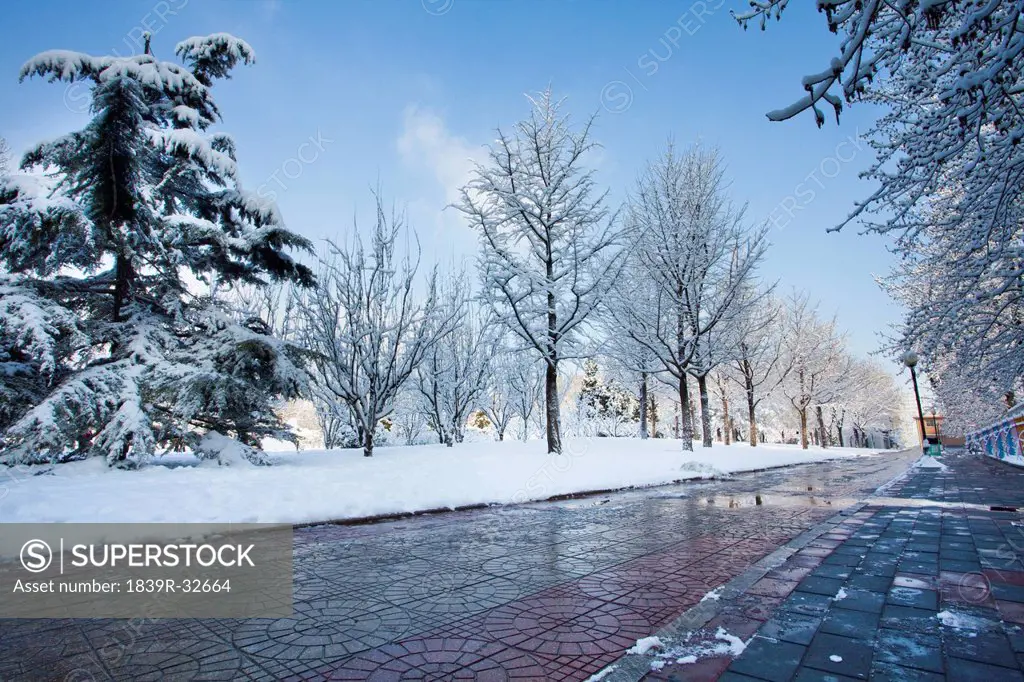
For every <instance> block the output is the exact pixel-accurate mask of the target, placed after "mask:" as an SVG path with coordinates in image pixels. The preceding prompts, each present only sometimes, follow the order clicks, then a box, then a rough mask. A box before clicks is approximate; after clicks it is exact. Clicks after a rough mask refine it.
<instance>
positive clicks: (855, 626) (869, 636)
mask: <svg viewBox="0 0 1024 682" xmlns="http://www.w3.org/2000/svg"><path fill="white" fill-rule="evenodd" d="M844 601H845V600H844ZM842 604H843V602H842V601H840V602H837V603H836V605H835V606H833V607H832V608H831V609H829V611H828V613H827V614H826V615H825V618H824V619H823V620H822V623H821V628H820V631H821V632H826V633H829V634H832V635H840V636H843V637H851V638H854V639H863V640H868V641H870V640H873V639H874V637H875V632H876V630H878V623H879V615H878V614H877V613H872V612H869V611H853V610H850V609H844V608H839V607H840V606H842Z"/></svg>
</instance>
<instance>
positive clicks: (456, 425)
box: [415, 272, 495, 447]
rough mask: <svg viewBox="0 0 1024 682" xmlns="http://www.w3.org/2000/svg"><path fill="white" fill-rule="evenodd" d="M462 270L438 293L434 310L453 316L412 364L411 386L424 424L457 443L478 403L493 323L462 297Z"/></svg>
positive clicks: (465, 287) (464, 294)
mask: <svg viewBox="0 0 1024 682" xmlns="http://www.w3.org/2000/svg"><path fill="white" fill-rule="evenodd" d="M468 291H469V282H468V281H467V279H466V275H465V273H464V272H457V273H455V274H452V275H450V276H449V277H448V278H446V280H445V281H444V283H443V284H442V286H441V287H440V294H439V311H440V314H441V315H442V316H444V317H448V318H451V319H453V320H455V321H456V322H455V324H454V326H453V327H452V330H451V332H450V333H448V334H446V335H444V336H442V337H441V338H439V339H438V340H437V343H435V344H433V345H432V346H431V347H430V349H429V350H428V351H427V353H426V355H425V356H424V358H423V362H422V363H420V365H419V366H418V367H417V368H416V376H415V379H416V382H415V383H416V387H417V389H418V390H419V394H420V403H421V405H422V407H423V411H424V414H425V415H426V417H427V423H428V424H429V425H430V428H432V429H433V430H434V431H435V433H437V435H438V439H439V440H440V442H441V443H444V444H445V445H447V446H448V447H452V445H453V444H454V443H461V442H462V440H463V437H464V435H465V427H466V421H467V420H468V419H469V415H470V413H471V412H472V411H473V410H475V409H477V408H478V407H479V403H480V401H481V398H482V396H483V394H484V392H485V390H486V389H487V378H488V375H489V374H490V372H491V356H492V353H493V349H494V344H495V334H494V326H493V325H491V324H489V323H488V320H486V319H484V318H483V317H482V316H481V315H480V314H479V312H478V311H477V310H475V309H474V306H473V303H472V302H471V301H470V300H469V298H468V297H467V293H468Z"/></svg>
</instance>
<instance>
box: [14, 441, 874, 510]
mask: <svg viewBox="0 0 1024 682" xmlns="http://www.w3.org/2000/svg"><path fill="white" fill-rule="evenodd" d="M696 445H697V447H696V449H695V451H694V452H693V453H685V454H684V453H683V452H682V450H681V448H680V444H679V441H678V440H661V439H659V440H646V441H641V440H639V439H631V438H595V439H569V440H568V441H566V452H565V453H564V454H562V455H552V456H549V455H547V454H546V453H545V452H544V444H543V442H541V441H530V442H526V443H523V442H509V441H506V442H503V443H497V442H479V443H462V444H459V445H456V446H455V447H454V448H445V447H443V446H440V445H421V446H408V447H382V448H378V449H377V450H376V451H375V453H374V456H373V457H372V458H366V457H363V456H362V454H361V451H359V450H333V451H322V450H321V451H302V452H298V453H296V452H295V451H292V452H281V453H275V454H274V459H275V461H276V464H275V465H274V466H270V467H256V466H250V465H244V464H243V465H236V466H230V467H223V466H217V465H215V464H203V465H199V466H196V465H195V460H194V459H192V458H191V457H190V456H188V455H176V456H173V457H165V458H159V459H157V460H156V462H157V464H154V465H151V466H148V467H146V468H144V469H141V470H138V471H121V470H115V469H109V468H108V467H107V466H106V465H105V464H104V462H103V461H102V460H99V459H96V460H88V461H84V462H73V463H70V464H64V465H60V466H56V467H54V468H53V469H52V472H51V473H50V474H47V475H29V474H27V473H25V471H26V470H19V469H12V470H8V472H7V477H6V478H5V479H2V480H0V522H111V523H113V522H117V523H125V522H193V523H200V522H203V523H209V522H233V523H246V522H248V523H276V522H282V523H302V522H310V521H328V520H336V519H348V518H356V517H366V516H374V515H378V514H392V513H398V512H411V511H419V510H425V509H435V508H447V507H456V506H461V505H467V504H478V503H515V502H525V501H528V500H538V499H544V498H547V497H550V496H552V495H560V494H565V493H572V492H580V491H586V490H602V489H610V488H624V487H629V486H647V485H656V484H662V483H670V482H672V481H674V480H678V479H689V478H699V477H706V476H709V475H715V474H728V473H735V472H740V471H749V470H753V469H761V468H766V467H775V466H784V465H790V464H799V463H806V462H817V461H823V460H827V459H836V458H842V457H854V456H863V455H867V454H870V453H872V452H875V451H872V450H858V449H853V448H841V449H840V448H832V449H828V450H822V449H817V448H815V449H810V450H806V451H804V450H801V449H800V448H799V447H797V446H788V445H763V446H758V447H757V448H751V447H749V446H748V445H745V444H738V445H733V446H724V445H716V446H715V447H713V448H710V449H704V448H701V447H700V446H699V443H698V444H696ZM36 469H38V467H36ZM28 471H31V470H28Z"/></svg>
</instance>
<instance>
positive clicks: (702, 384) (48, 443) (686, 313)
mask: <svg viewBox="0 0 1024 682" xmlns="http://www.w3.org/2000/svg"><path fill="white" fill-rule="evenodd" d="M176 54H177V55H178V57H179V59H180V60H181V61H180V63H178V62H165V61H160V60H158V59H156V58H155V56H153V55H152V53H151V51H150V50H149V46H148V42H147V48H146V51H145V53H144V54H142V55H137V56H133V57H124V58H123V57H93V56H90V55H85V54H80V53H73V52H67V51H55V52H48V53H43V54H40V55H38V56H36V57H35V58H33V59H32V60H30V61H29V62H28V63H26V65H25V66H24V67H23V69H22V78H28V77H35V76H39V77H45V78H48V79H49V80H51V81H70V82H76V81H85V82H89V83H90V84H91V86H92V90H91V92H92V98H93V99H92V109H91V111H92V116H91V119H90V120H89V122H88V123H87V124H86V126H85V127H84V128H83V129H82V130H80V131H76V132H73V133H70V134H68V135H65V136H63V137H60V138H58V139H56V140H55V141H52V142H46V143H43V144H40V145H38V146H36V147H34V148H32V149H30V150H29V151H28V153H26V154H25V156H24V157H23V159H22V160H21V163H20V165H19V172H15V171H5V172H4V173H0V175H2V176H3V179H2V181H0V254H2V255H0V265H2V272H0V396H2V397H3V400H2V407H0V458H2V461H4V462H5V463H9V464H13V463H40V462H56V461H68V460H72V459H79V458H84V457H89V456H102V457H105V458H106V460H107V461H108V462H109V463H110V464H111V465H115V466H121V467H132V466H137V465H138V464H141V463H144V462H145V461H146V460H147V459H148V458H150V457H152V456H153V455H154V454H158V453H160V452H165V451H168V450H182V449H191V450H192V451H194V452H196V453H197V454H198V455H199V456H202V457H210V458H216V459H220V460H225V459H227V458H229V457H240V458H243V459H246V460H249V461H252V462H256V463H261V462H265V461H267V460H266V458H265V456H264V455H263V453H262V451H261V449H260V442H261V440H262V439H265V438H278V439H294V434H292V433H291V430H290V428H289V427H288V425H287V424H285V423H283V422H282V420H281V419H280V417H279V413H278V411H277V408H279V407H280V405H281V403H282V401H285V400H289V399H293V398H297V397H305V398H308V399H310V400H311V401H312V402H313V404H314V405H315V409H316V414H317V419H318V422H319V424H320V427H321V430H322V432H323V437H324V443H325V446H326V447H329V448H330V447H336V446H340V445H356V446H358V447H361V448H362V450H363V454H364V455H366V456H372V455H373V452H374V446H375V438H376V434H377V433H378V430H379V428H380V425H381V423H382V422H383V421H385V420H387V422H388V423H389V424H392V425H393V427H394V428H396V429H397V430H399V431H400V432H403V433H405V435H406V438H407V439H408V440H410V441H411V440H413V439H414V434H416V433H419V432H421V431H422V430H423V429H424V428H426V429H429V430H430V431H431V432H433V433H434V434H435V435H436V437H437V438H438V440H439V441H440V442H442V443H445V444H447V445H449V446H454V444H456V443H459V442H460V441H462V440H463V438H464V434H465V429H466V425H467V422H468V421H469V419H470V418H471V416H472V415H474V414H475V413H478V412H481V411H482V412H483V413H485V414H486V416H487V420H488V421H489V422H490V423H491V424H493V426H494V428H495V431H496V435H497V437H498V438H499V439H503V438H504V437H505V434H506V431H507V430H508V429H509V428H510V426H511V425H513V424H518V425H519V434H518V435H519V436H520V437H523V438H526V437H529V435H530V430H531V425H532V424H534V423H538V424H540V425H542V428H543V431H544V437H545V441H546V446H547V449H548V451H549V452H560V451H561V450H562V447H563V444H562V437H563V424H562V416H563V415H562V411H563V410H562V407H563V403H564V402H565V399H566V393H567V390H568V389H569V383H570V382H569V380H568V378H569V377H571V375H573V374H574V373H575V372H576V370H577V369H578V368H579V367H580V363H582V362H584V361H585V360H586V359H588V358H595V357H599V358H603V360H602V362H605V363H606V364H609V366H614V367H616V368H617V370H618V371H619V372H620V373H621V375H622V376H623V377H624V381H623V385H629V386H630V389H629V391H630V393H631V394H632V393H635V395H636V400H637V405H638V409H637V423H638V425H641V428H640V433H639V435H641V436H642V437H646V436H647V435H649V434H648V432H647V430H646V425H647V423H648V421H649V417H650V416H651V412H650V410H651V406H652V403H651V402H650V401H649V399H648V398H649V397H650V396H652V395H653V394H654V393H656V392H657V389H653V388H652V386H659V387H668V388H669V389H671V393H672V398H673V400H674V401H675V402H676V403H677V405H678V413H679V415H680V416H679V419H680V422H679V423H680V426H679V430H678V435H679V437H680V438H681V442H682V447H683V449H687V450H689V449H692V447H693V441H694V436H695V435H697V434H698V431H699V436H700V440H701V443H702V445H704V446H710V445H711V444H712V441H713V435H712V431H713V427H712V422H713V419H714V417H713V411H714V408H713V407H712V391H713V388H714V387H715V386H718V387H725V386H734V387H736V388H737V389H738V390H739V391H740V393H741V394H742V396H743V402H745V406H746V411H745V413H746V421H747V427H748V429H749V437H748V441H749V443H750V444H751V445H755V446H756V445H757V443H758V440H759V434H760V432H759V430H758V423H759V422H758V419H759V416H758V410H759V409H760V407H761V406H762V404H764V403H765V402H766V401H769V400H774V399H776V398H777V397H778V396H785V398H786V400H788V402H789V404H790V407H791V410H792V414H794V415H797V416H798V417H799V419H798V421H799V430H800V433H801V441H802V443H803V445H804V446H805V447H806V446H807V445H808V443H809V441H810V440H812V439H816V440H817V442H819V443H821V444H827V443H829V441H830V436H829V433H833V432H834V430H832V429H828V428H826V414H832V415H834V414H836V410H839V413H840V414H842V415H846V414H850V415H854V414H857V415H858V416H857V417H856V418H857V419H862V420H863V419H866V418H867V417H866V415H867V413H868V412H869V411H870V409H869V408H868V407H867V405H868V403H870V402H871V401H870V397H876V396H878V395H881V394H882V393H881V392H880V391H879V386H880V385H881V384H884V383H885V380H884V376H883V375H884V374H885V373H884V372H878V371H876V370H877V367H872V366H869V364H865V363H863V362H860V361H857V360H854V359H853V358H852V357H851V356H850V354H849V353H848V351H847V350H846V349H845V347H844V338H843V335H842V334H841V333H839V331H838V330H837V328H836V324H835V321H834V320H826V319H822V318H821V317H820V315H819V313H818V311H817V306H816V305H815V304H813V303H812V302H811V301H810V299H809V297H807V296H806V295H801V294H794V295H792V296H791V297H789V298H788V299H785V300H779V298H778V295H777V292H776V291H775V286H774V285H773V284H772V283H768V282H765V281H763V280H762V278H760V276H759V275H758V266H759V264H760V263H761V262H762V260H763V258H764V256H765V253H766V251H767V248H768V239H767V237H768V233H767V229H766V228H765V227H764V226H763V225H756V224H753V223H752V222H750V221H749V220H748V219H747V217H746V210H745V206H744V205H742V204H740V203H737V202H736V201H734V199H733V198H732V196H731V194H730V188H729V183H728V180H727V177H726V167H725V163H724V160H723V159H722V158H721V155H720V153H719V152H718V151H717V150H715V149H708V148H705V147H702V146H699V145H695V146H692V147H689V148H687V149H685V150H682V151H679V150H677V149H676V148H675V146H674V145H672V144H669V145H667V147H666V150H665V151H664V153H663V154H662V155H660V156H659V157H658V158H657V159H655V160H653V161H651V162H650V163H649V164H648V166H647V167H646V169H645V170H644V171H643V172H642V173H641V174H640V176H639V178H638V179H637V182H636V183H635V187H632V188H630V190H629V192H628V196H627V198H626V200H625V201H624V202H623V204H622V206H613V205H612V202H611V201H610V199H609V190H608V189H606V188H601V187H600V186H599V185H598V183H597V180H596V178H595V174H594V171H593V168H592V167H591V166H590V165H589V158H590V155H591V153H592V152H593V150H594V149H595V147H596V146H597V145H596V142H595V141H594V140H593V139H592V136H591V129H592V123H593V118H588V119H586V120H584V121H583V122H582V124H581V125H576V124H575V123H574V122H573V121H572V119H571V117H570V116H569V114H568V113H566V110H565V103H564V101H562V100H558V99H556V98H555V97H554V96H553V95H552V93H551V92H550V91H545V92H542V93H540V94H538V95H537V96H536V97H533V98H531V99H530V112H529V114H528V116H527V117H525V118H524V119H522V120H521V121H520V122H519V123H517V124H516V125H515V126H514V127H513V128H512V129H511V130H508V131H502V130H499V131H498V135H497V141H496V142H495V143H493V144H492V145H490V146H489V147H488V154H487V158H486V160H485V161H484V162H483V163H481V164H479V165H478V166H477V167H476V168H475V170H474V172H473V175H472V178H471V179H470V180H469V182H468V183H467V184H466V186H465V187H463V188H462V191H461V193H460V199H459V201H458V202H457V203H456V204H455V208H456V209H457V210H458V211H460V212H461V214H462V215H463V216H464V218H465V219H466V221H467V222H468V224H469V225H470V226H472V228H473V229H474V230H475V231H476V232H477V234H478V235H479V238H480V256H479V258H478V262H477V265H476V267H475V271H473V272H470V271H467V270H456V271H453V272H445V273H442V272H440V271H439V269H438V268H437V267H436V266H435V267H429V268H425V267H423V264H422V263H421V258H420V251H419V248H418V246H414V240H413V239H412V235H411V233H410V230H409V228H408V227H407V226H406V225H405V218H404V216H403V215H402V213H401V212H400V211H397V210H393V209H389V207H388V205H387V202H386V201H385V200H384V198H383V197H382V195H381V192H380V191H379V190H378V191H377V192H376V193H375V212H374V216H373V219H372V221H371V224H370V225H369V226H360V225H356V226H354V229H353V230H352V232H351V236H350V238H349V239H347V240H345V241H342V242H327V243H326V244H325V245H324V246H323V248H322V249H321V252H320V253H319V254H314V252H313V245H312V244H311V243H310V242H309V241H308V240H306V239H304V238H303V237H300V236H298V235H297V234H295V233H293V232H291V231H290V230H288V229H287V228H286V227H285V226H284V222H283V220H282V218H281V216H280V214H279V212H278V210H277V207H276V206H275V205H274V204H273V203H272V202H269V201H267V200H266V199H264V198H261V197H258V196H256V195H255V194H253V193H250V192H248V191H246V190H244V189H243V188H242V187H241V186H240V185H239V183H238V180H237V175H238V173H237V164H238V161H237V150H236V147H235V144H234V142H233V140H232V139H231V138H230V136H228V135H226V134H224V133H221V132H212V131H211V130H210V127H211V126H212V125H213V124H214V123H216V122H218V121H219V120H220V112H219V110H218V109H217V107H216V104H215V103H214V100H213V97H212V90H213V88H214V87H215V84H216V82H217V81H218V80H220V79H223V78H226V77H228V76H229V74H230V71H231V70H232V69H233V68H234V67H236V66H237V65H239V64H250V63H252V62H254V60H255V55H254V52H253V50H252V48H251V47H250V46H249V45H248V44H247V43H245V42H244V41H241V40H239V39H237V38H234V37H232V36H229V35H226V34H214V35H212V36H208V37H200V38H192V39H189V40H186V41H184V42H182V43H180V44H179V45H178V46H177V47H176ZM289 252H291V253H289ZM304 256H305V257H306V258H313V259H314V260H315V264H314V265H313V266H312V267H309V266H307V265H304V264H303V263H302V258H303V257H304ZM694 384H695V388H694ZM719 393H720V395H721V396H725V397H724V398H723V399H722V400H721V403H722V405H723V412H725V413H726V415H725V422H724V423H725V424H726V425H727V427H726V428H727V429H729V430H731V429H732V428H733V427H732V426H731V424H732V422H733V421H734V420H730V418H729V415H728V406H727V405H728V395H729V393H728V392H727V391H726V390H725V389H724V388H721V390H720V391H719ZM620 397H621V396H620ZM630 400H632V397H631V398H630ZM894 400H895V398H894ZM886 409H889V406H887V407H886ZM843 418H845V417H839V421H840V427H839V429H838V434H839V438H840V439H841V438H842V435H841V434H842V426H841V422H842V419H843ZM831 421H832V422H835V418H833V419H832V420H831ZM698 423H699V427H698ZM814 434H817V435H814ZM653 435H657V430H656V427H655V429H654V434H653Z"/></svg>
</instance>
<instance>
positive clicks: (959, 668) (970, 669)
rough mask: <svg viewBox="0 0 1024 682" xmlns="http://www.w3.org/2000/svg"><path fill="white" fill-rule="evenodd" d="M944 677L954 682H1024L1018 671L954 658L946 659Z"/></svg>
mask: <svg viewBox="0 0 1024 682" xmlns="http://www.w3.org/2000/svg"><path fill="white" fill-rule="evenodd" d="M946 675H947V676H948V679H950V680H955V682H996V681H997V680H998V682H1024V675H1021V673H1020V671H1019V670H1016V669H1013V668H1003V667H1001V666H997V665H990V664H988V663H981V662H979V661H968V660H965V659H962V658H955V657H950V658H949V659H948V661H947V667H946Z"/></svg>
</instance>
